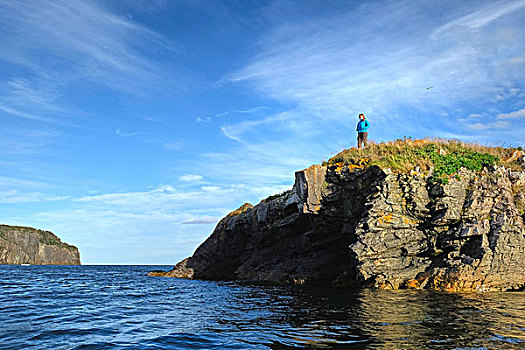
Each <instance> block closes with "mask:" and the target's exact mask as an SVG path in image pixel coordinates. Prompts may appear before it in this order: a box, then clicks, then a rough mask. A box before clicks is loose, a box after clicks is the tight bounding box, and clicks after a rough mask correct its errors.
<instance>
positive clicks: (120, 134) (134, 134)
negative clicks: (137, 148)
mask: <svg viewBox="0 0 525 350" xmlns="http://www.w3.org/2000/svg"><path fill="white" fill-rule="evenodd" d="M115 133H116V134H117V135H119V136H122V137H132V136H137V135H142V134H144V133H143V132H138V131H137V132H123V131H121V130H120V129H116V130H115Z"/></svg>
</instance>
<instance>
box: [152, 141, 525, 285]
mask: <svg viewBox="0 0 525 350" xmlns="http://www.w3.org/2000/svg"><path fill="white" fill-rule="evenodd" d="M374 147H375V149H374ZM487 150H488V151H490V153H488V152H482V151H487ZM389 164H391V165H393V167H390V168H387V167H386V166H387V165H389ZM524 169H525V157H524V154H523V152H522V151H521V149H503V148H498V149H495V148H490V149H489V148H482V147H480V146H474V145H467V144H462V143H459V142H456V141H438V142H432V141H426V140H419V141H411V140H409V141H406V140H405V141H398V142H393V143H386V144H382V145H374V146H373V147H371V148H370V149H368V150H364V151H363V150H355V149H351V150H346V151H344V152H341V153H340V154H338V155H337V156H336V157H334V158H332V159H331V160H330V161H328V162H325V163H323V165H314V166H311V167H309V168H307V169H305V170H302V171H298V172H296V173H295V184H294V186H293V188H292V189H291V190H290V191H288V192H284V193H282V194H280V195H276V196H271V197H269V198H267V199H266V200H263V201H261V202H260V203H259V204H257V205H256V206H252V205H250V204H245V205H243V206H242V207H241V208H239V209H238V210H236V211H234V212H232V213H230V214H229V215H228V216H226V217H225V218H223V219H222V220H221V221H220V222H219V223H218V225H217V226H216V228H215V230H214V231H213V233H212V234H211V236H210V237H209V238H208V239H207V240H206V241H205V242H204V243H202V244H201V245H200V246H199V247H198V248H197V250H196V251H195V253H194V254H193V256H192V257H190V258H187V259H185V260H183V261H181V262H180V263H178V264H177V265H176V266H175V267H174V268H173V270H171V271H168V272H162V271H152V272H150V273H149V275H150V276H166V277H179V278H190V279H205V280H242V281H257V282H270V283H296V284H331V285H341V286H345V285H349V286H364V287H376V288H385V289H398V288H413V289H436V290H447V291H493V290H518V289H523V288H524V285H525V226H524V219H525V215H524V210H525V194H524V192H525V171H524Z"/></svg>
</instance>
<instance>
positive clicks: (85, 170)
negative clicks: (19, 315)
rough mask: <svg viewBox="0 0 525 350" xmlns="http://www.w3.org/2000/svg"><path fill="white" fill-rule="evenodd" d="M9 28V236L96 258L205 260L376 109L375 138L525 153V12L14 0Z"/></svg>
mask: <svg viewBox="0 0 525 350" xmlns="http://www.w3.org/2000/svg"><path fill="white" fill-rule="evenodd" d="M0 30H1V31H0V33H1V34H0V45H1V47H2V50H1V51H0V76H1V80H0V118H1V120H2V123H1V124H0V223H4V224H11V225H24V226H33V227H37V228H42V229H48V230H52V231H53V232H55V233H56V234H58V235H59V236H60V237H61V238H62V239H63V240H64V241H66V242H69V243H72V244H75V245H77V246H78V247H79V248H80V251H81V258H82V262H83V263H87V264H90V263H91V264H94V263H108V264H173V263H175V262H177V261H179V260H180V259H182V258H184V257H186V256H188V255H191V253H192V252H193V251H194V249H195V248H196V247H197V246H198V244H199V243H200V242H202V241H203V240H204V239H205V238H206V237H207V236H208V235H209V234H210V233H211V231H212V230H213V228H214V226H215V224H216V223H217V222H218V220H219V219H220V218H221V217H222V216H223V215H225V214H226V213H228V212H229V211H231V210H234V209H236V208H237V207H239V206H240V205H242V204H243V203H245V202H251V203H254V204H255V203H257V202H258V201H260V200H261V199H262V198H265V197H266V196H268V195H270V194H273V193H276V192H280V191H282V190H285V189H288V188H289V187H291V185H292V184H293V179H294V175H293V174H294V171H295V170H299V169H302V168H305V167H307V166H309V165H311V164H314V163H319V162H321V161H322V160H323V159H327V158H329V157H330V156H332V155H334V154H335V153H337V152H338V151H339V150H341V149H343V148H348V147H352V146H354V145H355V131H354V130H355V124H356V122H357V114H358V113H365V114H367V116H368V119H369V121H370V123H371V128H370V139H372V140H375V141H382V140H391V139H395V138H400V137H403V136H412V137H426V136H430V137H447V138H460V139H462V140H466V141H475V142H480V143H483V144H491V145H508V146H518V145H522V144H523V135H524V133H525V86H524V85H525V83H524V82H525V40H524V38H525V0H515V1H509V0H504V1H478V0H476V1H461V2H458V1H447V0H440V1H415V0H414V1H383V0H374V1H355V2H352V1H306V0H304V1H285V0H280V1H249V0H247V1H233V0H230V1H220V0H210V1H199V0H194V1H190V0H173V1H161V0H159V1H151V0H144V1H139V0H133V1H131V0H129V1H124V0H113V1H81V0H52V1H51V0H45V1H44V0H42V1H37V0H27V1H10V0H0ZM428 87H432V88H431V89H427V88H428Z"/></svg>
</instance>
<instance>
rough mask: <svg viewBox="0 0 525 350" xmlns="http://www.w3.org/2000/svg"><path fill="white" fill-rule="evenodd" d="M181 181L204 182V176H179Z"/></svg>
mask: <svg viewBox="0 0 525 350" xmlns="http://www.w3.org/2000/svg"><path fill="white" fill-rule="evenodd" d="M179 180H180V181H185V182H197V181H200V180H202V176H201V175H196V174H184V175H181V176H179Z"/></svg>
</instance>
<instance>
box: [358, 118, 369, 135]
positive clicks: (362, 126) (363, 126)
mask: <svg viewBox="0 0 525 350" xmlns="http://www.w3.org/2000/svg"><path fill="white" fill-rule="evenodd" d="M369 127H370V123H369V122H368V120H366V119H365V120H360V121H359V122H357V129H356V130H357V132H366V131H367V130H368V128H369Z"/></svg>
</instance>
